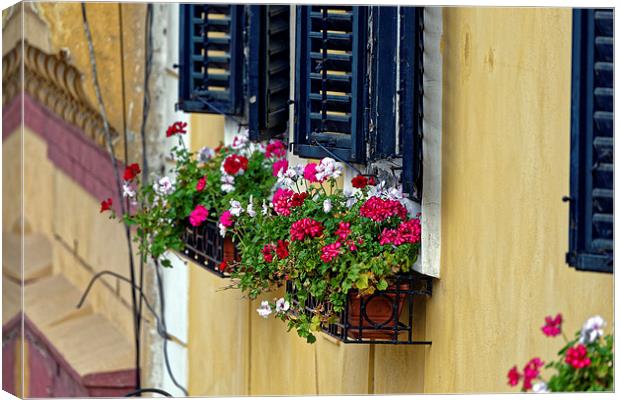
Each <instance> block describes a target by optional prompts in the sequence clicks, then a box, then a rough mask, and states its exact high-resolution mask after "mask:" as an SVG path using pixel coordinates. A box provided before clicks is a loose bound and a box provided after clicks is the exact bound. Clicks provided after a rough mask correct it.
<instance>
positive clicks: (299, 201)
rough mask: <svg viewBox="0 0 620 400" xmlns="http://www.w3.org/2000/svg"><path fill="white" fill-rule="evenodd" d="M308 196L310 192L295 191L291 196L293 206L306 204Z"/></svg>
mask: <svg viewBox="0 0 620 400" xmlns="http://www.w3.org/2000/svg"><path fill="white" fill-rule="evenodd" d="M307 197H308V192H301V193H293V197H292V198H291V206H292V207H300V206H302V205H303V204H304V200H306V198H307Z"/></svg>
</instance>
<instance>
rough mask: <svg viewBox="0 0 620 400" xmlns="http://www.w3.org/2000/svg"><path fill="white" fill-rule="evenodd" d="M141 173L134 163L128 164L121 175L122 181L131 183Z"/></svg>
mask: <svg viewBox="0 0 620 400" xmlns="http://www.w3.org/2000/svg"><path fill="white" fill-rule="evenodd" d="M140 172H142V171H141V170H140V166H139V165H138V164H136V163H133V164H129V165H128V166H126V167H125V173H123V179H124V180H126V181H132V180H133V179H134V178H135V177H136V176H138V174H139V173H140Z"/></svg>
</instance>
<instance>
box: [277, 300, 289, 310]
mask: <svg viewBox="0 0 620 400" xmlns="http://www.w3.org/2000/svg"><path fill="white" fill-rule="evenodd" d="M289 308H291V305H290V303H289V302H288V301H286V300H285V299H284V297H281V298H279V299H278V300H277V301H276V312H278V313H283V312H287V311H288V309H289Z"/></svg>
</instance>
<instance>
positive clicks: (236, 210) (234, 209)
mask: <svg viewBox="0 0 620 400" xmlns="http://www.w3.org/2000/svg"><path fill="white" fill-rule="evenodd" d="M242 212H243V207H241V203H240V202H238V201H237V200H231V201H230V213H231V214H232V215H234V216H235V217H238V216H239V215H241V213H242Z"/></svg>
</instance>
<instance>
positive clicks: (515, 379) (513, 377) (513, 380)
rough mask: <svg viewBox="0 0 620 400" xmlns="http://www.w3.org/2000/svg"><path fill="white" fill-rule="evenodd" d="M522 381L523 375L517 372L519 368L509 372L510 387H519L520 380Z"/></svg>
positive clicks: (515, 367) (513, 368)
mask: <svg viewBox="0 0 620 400" xmlns="http://www.w3.org/2000/svg"><path fill="white" fill-rule="evenodd" d="M520 379H521V374H520V373H519V370H517V366H516V365H515V366H514V367H512V368H511V369H510V371H508V384H509V385H510V386H517V385H518V384H519V380H520Z"/></svg>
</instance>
